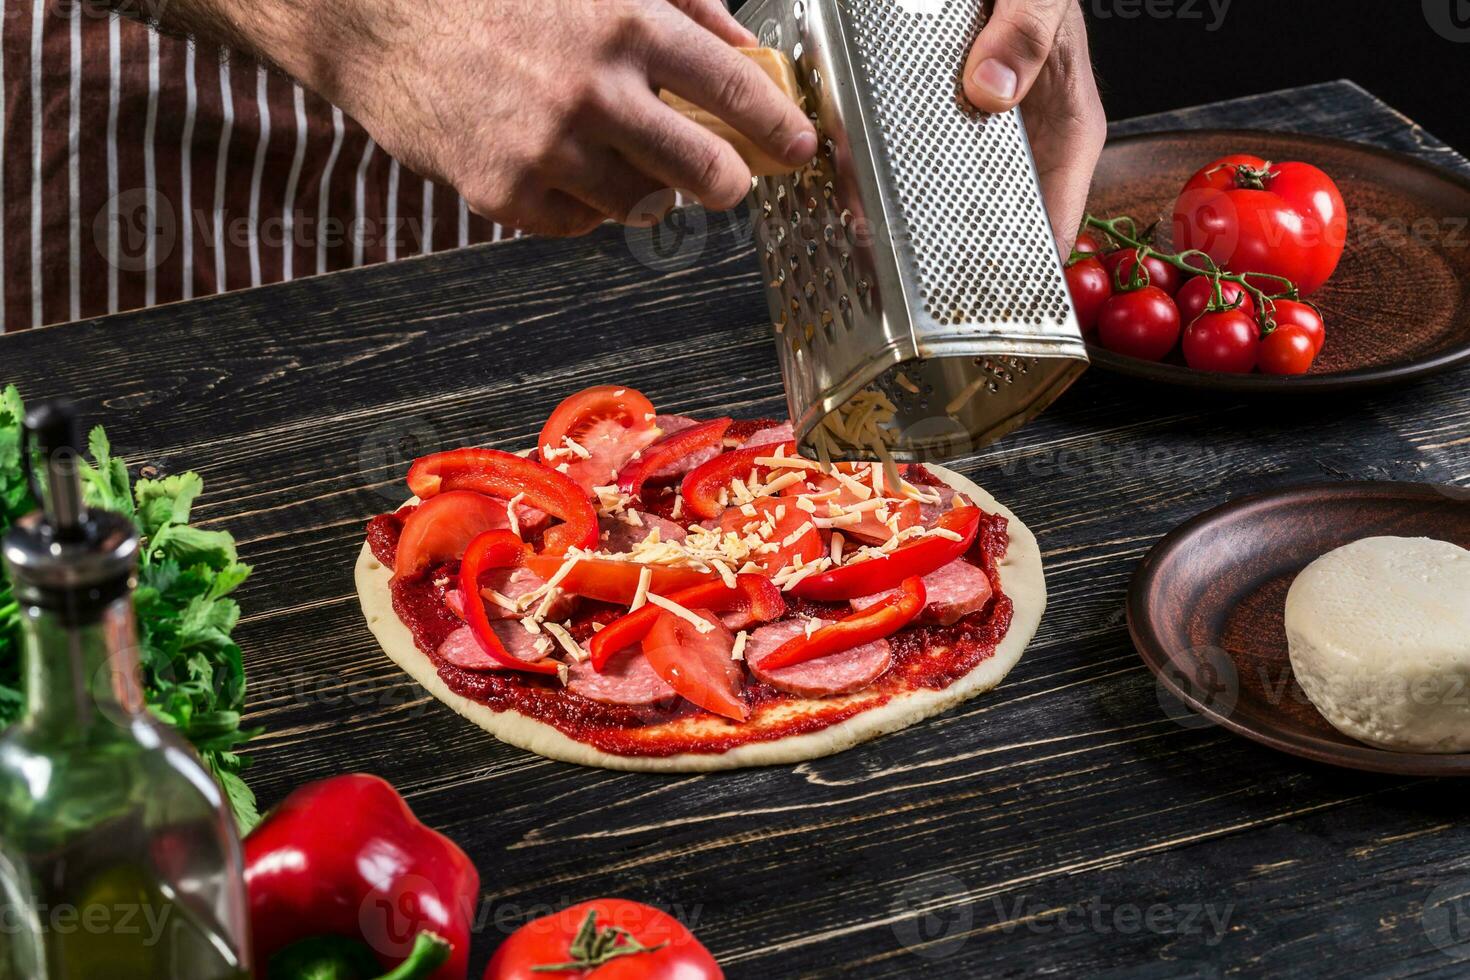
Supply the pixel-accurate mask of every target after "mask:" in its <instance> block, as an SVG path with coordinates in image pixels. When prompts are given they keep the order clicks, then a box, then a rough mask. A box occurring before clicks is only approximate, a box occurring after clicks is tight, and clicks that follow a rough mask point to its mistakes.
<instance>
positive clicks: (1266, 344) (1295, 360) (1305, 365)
mask: <svg viewBox="0 0 1470 980" xmlns="http://www.w3.org/2000/svg"><path fill="white" fill-rule="evenodd" d="M1316 356H1317V350H1316V347H1315V344H1314V341H1313V340H1312V336H1311V334H1309V333H1307V331H1305V330H1303V329H1302V328H1301V327H1299V326H1297V325H1296V324H1294V323H1291V324H1287V325H1286V326H1284V327H1281V326H1278V327H1277V328H1276V329H1275V330H1273V331H1271V332H1270V333H1268V334H1266V336H1265V338H1264V339H1263V340H1262V341H1261V351H1260V354H1259V355H1258V356H1257V358H1256V361H1257V366H1258V367H1259V368H1260V369H1261V373H1262V374H1306V373H1307V371H1308V370H1309V369H1310V368H1311V366H1312V361H1313V359H1314V358H1316Z"/></svg>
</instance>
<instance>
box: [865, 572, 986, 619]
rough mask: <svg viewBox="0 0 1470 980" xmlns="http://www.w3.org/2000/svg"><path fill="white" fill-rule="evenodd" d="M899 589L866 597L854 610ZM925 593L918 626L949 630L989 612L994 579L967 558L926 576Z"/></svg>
mask: <svg viewBox="0 0 1470 980" xmlns="http://www.w3.org/2000/svg"><path fill="white" fill-rule="evenodd" d="M897 591H898V590H897V589H890V590H889V591H887V592H879V593H876V594H875V595H865V596H862V597H861V598H858V599H853V600H852V608H853V609H854V610H855V611H857V612H861V611H862V610H864V609H866V608H868V607H869V606H871V605H873V604H874V603H875V602H879V601H881V600H883V599H886V598H887V597H888V596H891V595H893V594H894V593H896V592H897ZM924 591H925V593H926V594H927V595H928V597H929V601H928V602H927V603H925V605H924V609H923V611H921V612H920V613H919V617H918V622H921V623H930V624H937V625H939V626H948V625H950V624H951V623H953V622H955V621H957V620H958V619H960V618H961V617H963V616H968V615H969V614H970V613H972V612H977V611H979V610H981V609H984V608H985V604H986V603H987V602H989V601H990V592H991V589H990V579H988V578H986V577H985V572H984V571H982V570H981V569H979V568H977V567H975V566H974V565H971V564H970V563H969V562H967V561H965V560H964V559H963V558H956V559H955V560H954V561H952V562H950V563H949V564H948V565H945V566H944V567H943V568H938V569H935V570H934V571H932V572H930V573H929V574H928V575H925V576H924Z"/></svg>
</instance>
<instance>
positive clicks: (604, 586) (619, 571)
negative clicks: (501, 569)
mask: <svg viewBox="0 0 1470 980" xmlns="http://www.w3.org/2000/svg"><path fill="white" fill-rule="evenodd" d="M564 561H565V559H564V558H562V557H560V556H552V555H531V556H530V557H528V558H527V559H526V567H527V568H529V569H531V571H533V572H535V573H536V574H537V575H540V576H541V577H542V578H544V579H547V580H548V581H549V580H550V579H551V577H552V576H554V575H555V574H556V573H557V572H558V571H560V570H561V566H562V563H563V562H564ZM645 568H648V569H652V571H653V581H652V582H651V583H650V584H649V586H648V588H649V591H650V592H653V593H654V594H656V595H668V594H669V593H670V592H677V591H679V590H680V589H687V588H690V587H691V586H695V585H701V584H703V583H705V582H715V581H718V580H719V575H718V574H716V573H715V572H701V571H700V570H699V569H697V568H678V567H670V566H667V565H643V564H640V563H638V562H634V561H618V560H617V559H615V558H579V559H577V563H576V564H575V565H573V566H572V567H571V570H570V571H568V572H567V574H566V576H565V577H564V578H563V579H562V580H561V581H560V582H558V583H557V587H558V588H560V589H561V590H562V591H563V592H568V593H570V594H572V595H579V596H582V597H583V598H586V599H599V600H601V601H603V602H615V603H617V604H618V605H620V606H626V605H627V604H628V603H630V602H632V601H633V596H635V595H637V594H638V577H639V575H640V574H641V573H642V571H643V569H645Z"/></svg>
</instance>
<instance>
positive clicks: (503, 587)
mask: <svg viewBox="0 0 1470 980" xmlns="http://www.w3.org/2000/svg"><path fill="white" fill-rule="evenodd" d="M480 583H481V584H482V585H483V586H484V587H485V588H487V589H494V590H495V591H496V592H499V593H500V594H501V595H503V596H505V597H506V598H507V599H516V600H519V599H520V598H521V597H522V596H524V595H527V594H529V593H531V592H535V591H536V590H537V589H539V588H541V586H543V585H545V584H546V580H545V579H544V578H542V577H541V576H540V575H537V574H536V573H535V572H533V571H531V570H530V569H529V568H497V569H495V570H494V571H491V572H486V573H485V575H484V577H483V578H481V579H480ZM576 601H577V597H576V596H572V595H560V596H557V597H556V598H555V599H554V600H552V603H551V606H550V607H549V608H548V609H547V610H546V618H548V619H558V620H560V619H565V618H566V617H568V616H570V615H571V614H572V609H573V607H574V606H575V604H576ZM444 604H445V605H446V606H448V607H449V611H450V612H452V613H454V615H455V616H456V617H458V618H459V619H464V597H463V596H461V595H460V594H459V590H458V589H449V590H447V591H446V592H445V593H444ZM485 615H487V616H489V617H490V618H491V619H520V618H521V617H522V615H523V614H521V613H516V612H512V611H511V610H509V609H506V608H505V607H504V606H502V605H501V604H500V603H498V602H494V601H491V600H486V602H485Z"/></svg>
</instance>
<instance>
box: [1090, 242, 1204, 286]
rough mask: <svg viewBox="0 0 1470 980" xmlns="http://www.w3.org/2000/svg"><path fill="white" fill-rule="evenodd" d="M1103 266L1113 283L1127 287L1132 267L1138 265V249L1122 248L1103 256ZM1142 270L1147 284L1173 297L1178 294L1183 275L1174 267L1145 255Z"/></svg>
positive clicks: (1131, 278)
mask: <svg viewBox="0 0 1470 980" xmlns="http://www.w3.org/2000/svg"><path fill="white" fill-rule="evenodd" d="M1102 262H1103V265H1104V266H1106V267H1107V270H1108V274H1109V275H1111V276H1113V277H1114V281H1115V282H1121V283H1122V284H1123V285H1125V286H1127V285H1128V284H1129V283H1131V282H1132V280H1133V270H1134V267H1135V266H1137V265H1138V249H1136V248H1124V249H1119V250H1118V251H1116V252H1111V253H1109V254H1108V255H1105V256H1103V260H1102ZM1143 268H1144V271H1146V272H1147V273H1148V284H1149V285H1150V286H1155V287H1157V288H1159V289H1162V290H1163V291H1164V292H1166V293H1168V294H1169V295H1170V296H1173V295H1174V294H1175V293H1177V292H1179V284H1180V283H1181V282H1182V281H1183V279H1184V274H1183V273H1181V272H1180V271H1179V270H1178V269H1176V268H1175V267H1174V266H1172V265H1170V264H1169V263H1168V262H1165V261H1164V260H1163V259H1161V258H1159V257H1158V256H1157V255H1151V254H1149V255H1145V256H1144V257H1143Z"/></svg>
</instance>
